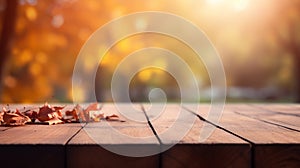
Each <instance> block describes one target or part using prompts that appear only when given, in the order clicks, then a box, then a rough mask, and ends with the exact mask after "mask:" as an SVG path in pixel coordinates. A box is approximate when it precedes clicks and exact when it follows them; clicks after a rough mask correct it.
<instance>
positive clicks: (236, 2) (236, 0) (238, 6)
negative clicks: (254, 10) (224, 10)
mask: <svg viewBox="0 0 300 168" xmlns="http://www.w3.org/2000/svg"><path fill="white" fill-rule="evenodd" d="M206 2H207V4H209V5H224V6H228V7H231V8H232V9H234V10H236V11H242V10H245V9H246V8H247V6H248V4H249V0H206Z"/></svg>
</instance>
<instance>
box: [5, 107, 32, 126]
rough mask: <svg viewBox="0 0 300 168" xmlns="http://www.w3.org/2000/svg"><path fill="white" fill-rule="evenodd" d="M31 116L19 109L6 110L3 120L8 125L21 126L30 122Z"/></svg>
mask: <svg viewBox="0 0 300 168" xmlns="http://www.w3.org/2000/svg"><path fill="white" fill-rule="evenodd" d="M30 121H31V120H30V118H29V117H27V116H25V115H23V114H21V113H20V112H19V111H18V110H16V111H15V112H10V111H4V114H3V122H4V125H6V126H20V125H25V123H27V122H30Z"/></svg>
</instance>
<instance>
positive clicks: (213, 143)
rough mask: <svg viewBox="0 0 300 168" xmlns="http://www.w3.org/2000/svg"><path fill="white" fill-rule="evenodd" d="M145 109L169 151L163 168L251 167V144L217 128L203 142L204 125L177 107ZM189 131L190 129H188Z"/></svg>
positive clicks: (146, 106) (148, 106)
mask: <svg viewBox="0 0 300 168" xmlns="http://www.w3.org/2000/svg"><path fill="white" fill-rule="evenodd" d="M144 106H145V110H147V109H148V111H146V112H147V114H148V115H149V118H150V119H153V120H151V124H152V125H153V127H154V129H155V130H156V132H157V134H158V136H159V138H160V139H161V141H162V150H165V149H167V148H170V149H169V150H167V151H165V152H164V153H163V154H162V166H163V167H249V166H250V144H249V143H247V142H245V141H243V140H241V139H239V138H237V137H235V136H234V135H231V134H229V133H227V132H225V131H223V130H220V129H218V128H214V130H213V132H212V133H211V134H210V135H209V136H208V138H207V139H202V138H200V135H201V133H205V132H201V129H203V126H204V125H203V124H204V122H203V121H201V120H200V119H199V118H198V117H197V116H196V115H195V114H193V113H191V112H188V111H187V110H185V109H183V108H181V107H180V106H179V105H177V104H168V105H167V106H166V107H165V108H161V105H157V104H156V105H152V107H150V105H149V104H145V105H144ZM157 110H162V111H161V112H157ZM155 114H156V115H155ZM157 114H160V115H159V116H157ZM191 120H193V121H191ZM193 122H194V123H193ZM176 124H177V125H176ZM210 126H212V125H210ZM172 127H173V128H174V130H172ZM188 127H190V128H189V129H186V128H188ZM212 127H214V126H212ZM186 130H188V131H187V132H186V134H183V137H182V138H181V139H179V140H180V141H179V142H176V141H177V140H178V138H180V137H181V135H182V133H180V131H186ZM168 131H170V132H168ZM204 137H205V136H204ZM172 145H174V146H173V147H172ZM215 160H218V161H217V162H216V161H215Z"/></svg>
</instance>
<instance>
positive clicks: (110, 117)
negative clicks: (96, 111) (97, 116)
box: [105, 114, 123, 121]
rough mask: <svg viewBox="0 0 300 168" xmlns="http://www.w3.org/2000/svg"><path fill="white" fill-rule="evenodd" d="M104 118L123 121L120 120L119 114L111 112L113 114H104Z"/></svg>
mask: <svg viewBox="0 0 300 168" xmlns="http://www.w3.org/2000/svg"><path fill="white" fill-rule="evenodd" d="M105 119H106V120H107V121H123V120H120V118H119V116H118V115H116V114H113V115H110V116H106V117H105Z"/></svg>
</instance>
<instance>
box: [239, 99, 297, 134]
mask: <svg viewBox="0 0 300 168" xmlns="http://www.w3.org/2000/svg"><path fill="white" fill-rule="evenodd" d="M267 106H268V108H264V106H261V105H253V106H250V107H247V106H246V107H244V108H243V110H240V111H238V112H239V113H241V114H243V115H246V116H249V117H252V118H255V119H258V120H261V121H265V122H268V123H273V124H275V125H279V126H280V125H281V126H283V127H286V128H291V129H293V130H296V131H299V132H300V113H299V116H298V115H297V114H293V113H290V111H292V109H293V108H294V106H293V105H291V107H286V106H288V105H285V106H283V105H281V106H278V105H277V104H276V105H267ZM277 107H282V108H284V109H285V110H281V111H277V109H276V108H277Z"/></svg>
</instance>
